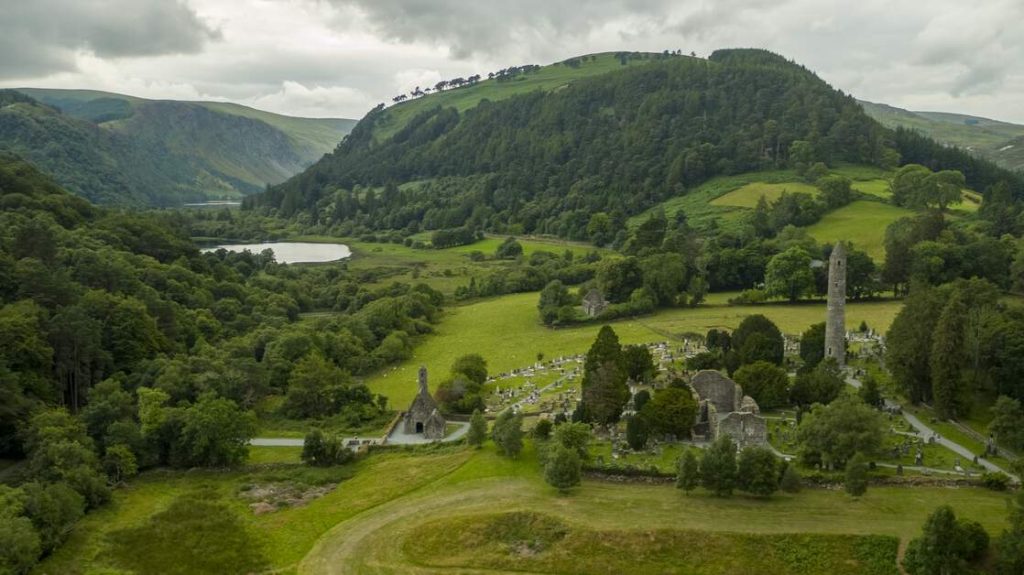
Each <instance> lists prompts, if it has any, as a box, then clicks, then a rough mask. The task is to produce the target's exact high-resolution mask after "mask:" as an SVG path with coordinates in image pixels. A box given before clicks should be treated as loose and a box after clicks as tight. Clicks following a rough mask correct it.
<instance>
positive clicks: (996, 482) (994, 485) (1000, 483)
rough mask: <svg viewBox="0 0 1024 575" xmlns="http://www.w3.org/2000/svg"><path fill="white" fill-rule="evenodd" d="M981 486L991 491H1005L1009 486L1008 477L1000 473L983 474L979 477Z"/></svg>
mask: <svg viewBox="0 0 1024 575" xmlns="http://www.w3.org/2000/svg"><path fill="white" fill-rule="evenodd" d="M981 485H982V486H983V487H985V488H987V489H991V490H993V491H1006V489H1007V488H1008V487H1009V486H1010V476H1009V475H1007V474H1005V473H1002V472H1000V471H996V472H989V473H985V474H983V475H982V476H981Z"/></svg>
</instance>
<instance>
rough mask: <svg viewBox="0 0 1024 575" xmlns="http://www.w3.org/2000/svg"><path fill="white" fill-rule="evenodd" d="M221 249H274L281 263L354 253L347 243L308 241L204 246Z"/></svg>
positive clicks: (319, 260)
mask: <svg viewBox="0 0 1024 575" xmlns="http://www.w3.org/2000/svg"><path fill="white" fill-rule="evenodd" d="M220 249H225V250H228V251H229V252H243V251H245V250H249V251H250V252H252V253H254V254H258V253H260V252H262V251H263V250H273V251H274V258H275V259H276V260H277V263H281V264H313V263H323V262H334V261H338V260H343V259H345V258H347V257H349V256H351V255H352V252H351V250H349V249H348V246H346V245H345V244H314V243H308V242H272V243H264V244H223V245H219V246H213V247H210V248H204V249H203V250H201V251H203V252H215V251H217V250H220Z"/></svg>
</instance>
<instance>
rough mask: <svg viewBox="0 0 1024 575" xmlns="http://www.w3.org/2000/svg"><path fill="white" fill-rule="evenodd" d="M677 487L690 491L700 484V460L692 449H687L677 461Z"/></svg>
mask: <svg viewBox="0 0 1024 575" xmlns="http://www.w3.org/2000/svg"><path fill="white" fill-rule="evenodd" d="M676 470H677V472H676V487H678V488H679V489H682V490H683V491H685V492H687V493H689V492H691V491H693V490H694V489H696V488H697V485H699V484H700V461H698V460H697V456H696V455H694V453H693V450H692V449H687V450H686V451H685V452H684V453H683V456H682V457H680V458H679V461H678V462H676Z"/></svg>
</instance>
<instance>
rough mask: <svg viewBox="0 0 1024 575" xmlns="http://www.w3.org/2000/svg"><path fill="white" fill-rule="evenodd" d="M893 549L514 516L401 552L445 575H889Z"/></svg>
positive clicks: (411, 541) (427, 534) (843, 538)
mask: <svg viewBox="0 0 1024 575" xmlns="http://www.w3.org/2000/svg"><path fill="white" fill-rule="evenodd" d="M481 526H482V527H483V528H481ZM898 545H899V540H898V539H897V538H895V537H891V536H889V537H887V536H878V535H808V534H770V535H765V534H746V533H711V532H707V531H691V530H680V529H643V530H621V529H612V530H595V529H590V528H588V527H587V526H585V525H573V524H571V523H568V522H566V521H563V520H560V519H558V518H555V517H552V516H550V515H546V514H541V513H532V512H517V513H500V514H499V513H494V514H483V515H468V516H460V517H451V518H446V519H442V520H439V521H435V522H432V523H428V524H426V525H423V526H421V527H420V528H419V529H418V530H417V531H415V532H413V533H412V535H411V536H410V537H409V538H408V539H407V542H406V545H405V547H404V549H403V551H405V552H406V554H407V556H408V557H409V558H410V559H411V560H412V561H414V562H416V563H419V564H425V565H430V566H431V567H443V568H449V569H452V568H460V567H461V568H464V567H473V568H482V569H500V570H509V571H513V570H514V571H522V570H529V571H530V572H532V573H570V572H574V573H652V574H653V573H658V574H670V573H678V574H692V575H703V574H720V573H758V574H761V575H781V574H794V575H796V574H804V573H826V572H827V573H830V574H836V575H840V574H844V573H849V574H860V575H882V574H886V575H888V574H894V573H896V565H895V563H896V554H897V548H898Z"/></svg>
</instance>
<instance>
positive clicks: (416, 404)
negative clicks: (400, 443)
mask: <svg viewBox="0 0 1024 575" xmlns="http://www.w3.org/2000/svg"><path fill="white" fill-rule="evenodd" d="M419 386H420V391H419V393H417V394H416V397H415V398H414V399H413V400H412V404H411V405H410V406H409V409H408V410H407V411H406V412H405V415H403V418H402V431H403V432H404V433H405V434H406V435H413V434H416V435H423V437H424V438H426V439H434V440H439V439H444V432H445V426H446V425H447V421H445V419H444V416H442V415H441V412H440V411H439V410H438V409H437V402H436V401H434V398H433V397H431V396H430V389H429V388H428V386H427V368H426V367H420V373H419Z"/></svg>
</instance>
